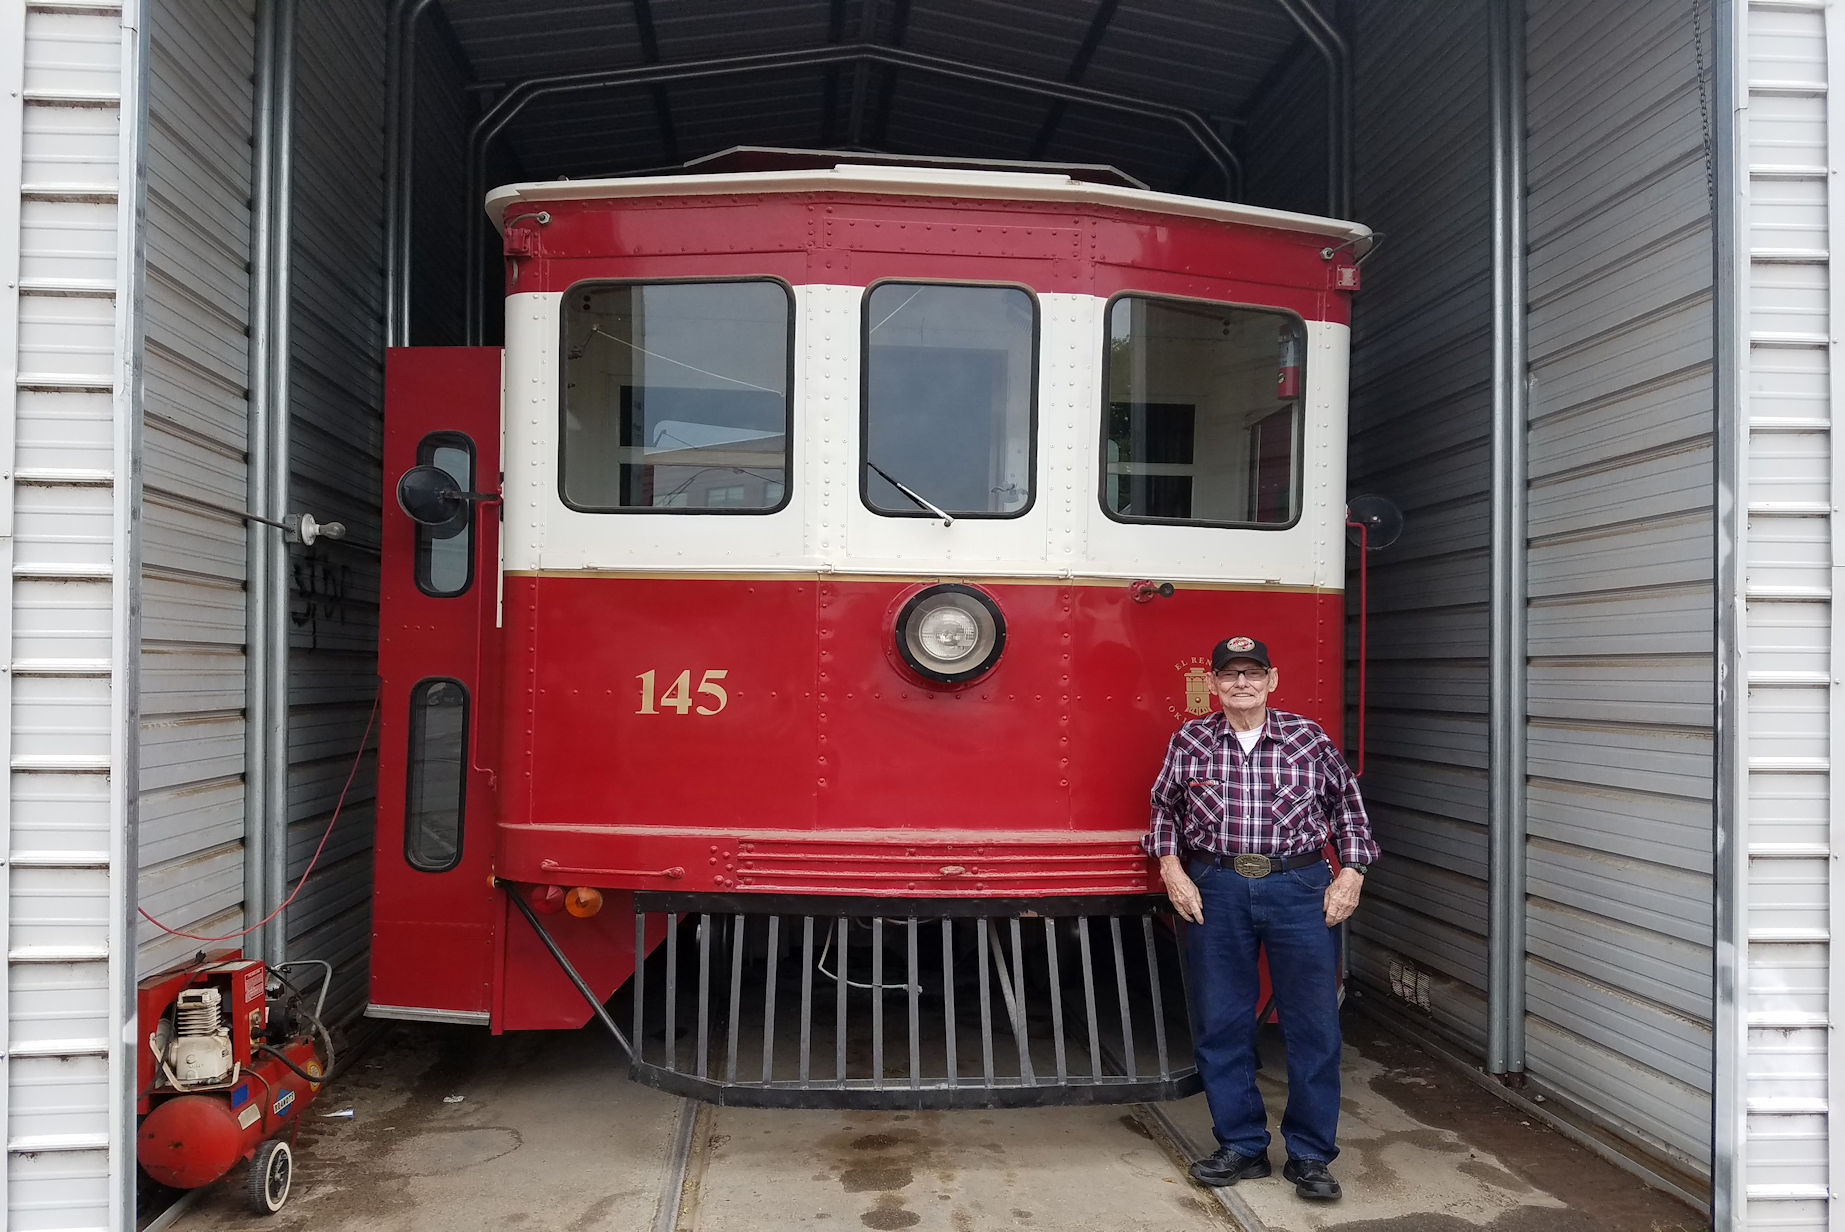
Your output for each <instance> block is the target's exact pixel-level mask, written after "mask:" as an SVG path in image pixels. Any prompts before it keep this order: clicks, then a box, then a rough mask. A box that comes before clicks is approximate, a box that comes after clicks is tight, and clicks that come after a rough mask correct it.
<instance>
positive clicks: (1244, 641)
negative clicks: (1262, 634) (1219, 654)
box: [1224, 637, 1256, 650]
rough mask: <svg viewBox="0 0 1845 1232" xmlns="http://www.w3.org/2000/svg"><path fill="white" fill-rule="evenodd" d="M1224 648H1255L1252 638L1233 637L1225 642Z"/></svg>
mask: <svg viewBox="0 0 1845 1232" xmlns="http://www.w3.org/2000/svg"><path fill="white" fill-rule="evenodd" d="M1224 646H1225V648H1226V649H1229V650H1254V649H1255V648H1256V643H1255V639H1254V638H1248V637H1233V638H1231V639H1230V640H1229V641H1227V642H1225V643H1224Z"/></svg>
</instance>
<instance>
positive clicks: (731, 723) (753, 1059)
mask: <svg viewBox="0 0 1845 1232" xmlns="http://www.w3.org/2000/svg"><path fill="white" fill-rule="evenodd" d="M765 166H768V167H770V168H772V169H762V168H764V167H765ZM486 208H487V211H488V213H489V215H490V216H491V218H492V219H493V221H494V223H495V224H496V226H497V227H498V231H499V235H500V237H501V240H502V247H503V251H504V257H505V263H504V279H505V303H504V313H505V335H504V337H505V341H504V346H503V347H476V348H402V349H397V350H393V351H392V352H390V354H389V356H388V359H387V367H386V408H385V468H386V473H385V481H386V487H387V490H388V491H390V492H393V493H394V498H393V497H387V508H386V511H385V520H384V538H383V544H382V548H383V580H382V585H381V593H380V604H381V644H380V652H379V661H380V674H381V676H382V695H381V696H382V701H381V726H380V730H381V733H382V736H381V745H380V753H379V766H378V775H379V783H378V800H379V807H378V814H377V825H376V874H375V897H374V900H373V903H372V928H373V948H372V968H371V997H370V1007H369V1012H370V1013H371V1014H372V1015H374V1016H377V1017H383V1018H399V1019H413V1020H415V1019H421V1020H433V1021H444V1022H461V1023H474V1024H479V1025H481V1026H483V1027H486V1028H489V1029H490V1030H492V1031H495V1032H499V1031H511V1030H533V1029H563V1028H574V1027H578V1026H581V1025H582V1024H584V1023H585V1022H586V1021H588V1020H589V1019H590V1017H591V1015H595V1016H597V1017H599V1018H601V1019H602V1021H603V1022H604V1024H605V1025H606V1026H607V1027H608V1028H609V1029H610V1030H611V1031H613V1032H614V1034H615V1036H616V1038H617V1039H618V1040H619V1041H620V1042H621V1044H622V1046H623V1047H624V1048H625V1049H626V1050H627V1052H628V1055H629V1057H630V1060H631V1064H632V1069H633V1073H634V1075H635V1076H636V1077H637V1078H638V1079H640V1080H642V1081H646V1082H649V1083H651V1084H653V1085H656V1086H659V1087H662V1088H665V1089H668V1090H672V1091H676V1092H679V1093H682V1094H686V1095H691V1096H695V1097H698V1098H702V1099H707V1100H714V1101H718V1102H724V1103H741V1104H756V1105H767V1106H778V1105H828V1106H862V1107H953V1106H970V1105H978V1106H1004V1105H1026V1104H1045V1103H1067V1102H1127V1101H1137V1100H1144V1099H1158V1098H1166V1097H1172V1096H1176V1095H1182V1094H1186V1093H1189V1092H1190V1091H1192V1090H1195V1089H1197V1080H1196V1075H1195V1072H1194V1070H1193V1069H1192V1065H1191V1053H1190V1043H1189V1034H1188V1031H1187V1027H1186V1015H1185V1000H1184V976H1185V972H1184V970H1183V964H1182V962H1181V961H1180V959H1179V955H1178V952H1177V949H1176V947H1175V946H1174V945H1173V943H1172V940H1171V929H1170V926H1169V924H1168V922H1167V921H1166V919H1165V918H1164V917H1162V916H1161V915H1160V913H1159V907H1160V904H1161V902H1162V901H1163V900H1162V899H1161V897H1160V895H1159V894H1158V893H1157V891H1158V888H1159V887H1158V879H1157V873H1156V870H1155V869H1154V867H1153V865H1152V864H1151V863H1150V862H1149V860H1148V859H1147V857H1146V855H1145V854H1144V852H1143V851H1142V849H1141V847H1140V845H1139V838H1140V836H1141V835H1142V834H1143V833H1144V832H1145V829H1146V822H1147V809H1148V806H1147V800H1148V787H1149V784H1150V782H1151V780H1152V778H1153V775H1154V773H1155V771H1156V769H1157V768H1158V764H1159V760H1160V757H1161V754H1162V752H1163V750H1164V748H1165V743H1166V740H1167V738H1168V736H1169V735H1170V733H1171V731H1172V729H1173V728H1174V727H1175V726H1176V725H1177V724H1178V723H1179V722H1180V721H1182V720H1184V719H1186V718H1189V717H1191V716H1194V715H1200V714H1204V713H1207V712H1208V710H1209V707H1210V704H1211V702H1210V694H1209V688H1208V681H1207V677H1208V674H1209V666H1210V665H1209V660H1208V657H1207V656H1208V653H1209V648H1210V647H1211V645H1212V644H1213V643H1214V642H1216V641H1217V640H1218V639H1220V638H1222V637H1224V636H1227V635H1231V634H1239V633H1242V634H1250V635H1253V636H1258V637H1261V638H1263V639H1264V640H1265V641H1267V643H1268V644H1269V646H1270V647H1271V650H1272V653H1273V654H1274V656H1275V658H1276V662H1277V665H1278V667H1279V670H1280V684H1279V689H1278V691H1277V693H1276V695H1275V701H1276V704H1278V705H1281V706H1283V707H1285V708H1287V709H1289V710H1294V711H1298V712H1301V713H1304V714H1306V715H1308V716H1310V717H1313V718H1315V719H1316V720H1318V721H1319V722H1320V723H1321V725H1322V726H1324V727H1325V728H1326V729H1327V730H1329V731H1331V732H1334V733H1338V732H1339V731H1341V730H1342V722H1343V718H1342V715H1343V701H1344V699H1343V695H1342V690H1343V675H1344V673H1343V668H1344V662H1343V646H1344V637H1345V621H1344V584H1345V552H1346V546H1347V541H1346V525H1345V523H1346V513H1345V439H1346V387H1347V356H1348V335H1349V329H1348V321H1349V311H1350V302H1351V298H1352V294H1353V292H1354V291H1355V290H1356V288H1357V286H1358V261H1359V258H1360V257H1362V256H1363V254H1364V253H1365V251H1366V249H1367V248H1368V246H1369V244H1370V242H1371V235H1370V232H1369V231H1368V230H1366V229H1365V228H1364V227H1362V226H1359V225H1356V224H1353V223H1348V222H1341V221H1336V220H1330V219H1325V218H1316V217H1309V216H1305V215H1299V214H1291V213H1285V212H1280V211H1275V210H1268V209H1260V208H1256V207H1252V206H1246V205H1240V204H1234V203H1226V202H1221V201H1211V200H1203V199H1197V198H1191V197H1183V196H1176V195H1171V194H1164V193H1158V192H1153V191H1149V190H1147V189H1145V188H1144V187H1141V186H1139V185H1138V184H1136V183H1134V182H1132V181H1129V180H1127V179H1126V178H1125V177H1122V176H1120V175H1118V174H1117V173H1113V172H1110V171H1106V170H1102V169H1095V168H1052V167H1042V166H996V165H992V164H965V165H955V164H944V163H938V162H929V161H910V162H905V161H902V160H888V159H887V160H874V159H870V158H867V157H864V156H858V155H852V154H841V155H837V156H828V157H822V156H815V155H812V154H803V155H801V156H799V157H798V158H796V157H790V158H789V159H788V161H787V165H785V166H781V167H779V168H775V165H774V162H773V160H772V159H771V158H768V157H766V156H764V155H763V154H761V153H759V152H758V153H754V154H752V155H751V156H750V157H748V158H747V159H736V160H733V161H732V162H731V163H730V164H726V163H725V162H723V161H722V160H719V161H717V162H712V163H707V164H705V165H703V166H700V167H695V168H692V169H689V170H688V171H687V172H686V173H682V174H672V175H647V176H640V177H633V178H617V179H597V180H578V181H556V182H545V183H529V184H514V185H510V186H507V187H504V188H500V189H498V190H496V191H494V192H492V193H491V194H490V195H489V197H488V199H487V201H486ZM618 992H619V993H620V994H621V995H620V996H617V994H618Z"/></svg>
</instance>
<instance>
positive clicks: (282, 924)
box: [262, 0, 295, 963]
mask: <svg viewBox="0 0 1845 1232" xmlns="http://www.w3.org/2000/svg"><path fill="white" fill-rule="evenodd" d="M269 3H270V4H271V5H272V6H273V7H274V9H275V18H274V21H275V69H274V73H275V86H274V91H275V94H274V101H275V109H274V113H273V114H274V121H275V133H274V137H273V140H272V141H271V144H270V155H271V162H272V170H271V173H270V174H271V180H270V184H271V188H272V190H273V193H274V196H273V209H272V215H273V218H274V223H273V224H272V226H271V228H270V232H269V240H270V245H271V254H272V255H271V259H270V265H269V291H270V299H271V305H270V323H271V328H272V330H273V334H272V337H271V340H270V346H269V355H268V359H269V363H268V369H267V372H266V374H265V378H266V380H267V381H268V384H269V415H268V428H269V448H268V457H267V458H266V459H265V462H266V464H267V468H268V471H269V492H268V496H269V507H268V508H267V509H264V510H262V512H263V515H264V516H265V517H269V518H273V519H274V520H276V521H278V522H279V521H281V520H282V519H283V518H284V517H286V516H287V513H288V487H289V468H290V457H289V454H290V450H289V442H290V437H291V433H290V431H289V370H290V354H291V347H290V341H289V307H290V305H289V299H290V289H289V287H290V263H291V260H292V255H293V254H292V252H291V246H292V244H293V240H294V224H293V214H294V210H293V193H294V124H295V0H269ZM264 535H265V537H266V538H268V539H269V540H270V544H271V550H270V552H269V554H268V556H267V558H266V560H265V561H264V565H265V570H266V572H265V575H264V587H265V589H266V590H267V591H268V595H267V599H266V609H265V611H264V612H263V617H264V621H265V624H266V627H267V635H266V636H265V638H264V639H263V640H264V642H265V646H264V650H265V653H266V655H267V660H266V662H265V664H264V668H265V673H266V675H267V677H268V681H267V684H266V686H265V690H264V691H265V693H266V695H267V698H268V703H269V708H268V713H267V714H265V715H264V730H263V732H262V739H263V741H264V743H265V744H266V745H267V748H266V750H265V752H264V758H263V774H264V777H265V779H266V780H267V786H266V788H265V790H264V805H265V807H266V808H267V809H268V812H267V814H266V818H265V821H266V823H267V824H268V825H269V827H270V829H269V835H268V842H267V844H266V846H265V848H264V851H263V857H264V877H263V890H264V899H265V901H266V902H267V903H268V904H269V907H268V910H270V911H276V910H278V908H279V905H280V904H281V902H282V899H283V896H284V895H285V893H286V892H287V890H286V887H287V884H288V717H289V716H288V659H289V655H288V635H289V626H288V543H287V541H286V540H283V539H281V538H280V535H279V532H277V531H274V530H267V531H265V532H264ZM264 937H265V941H264V947H263V948H264V953H265V954H266V955H267V958H268V961H269V962H270V963H280V962H284V961H286V960H287V958H288V914H287V913H286V912H280V913H279V914H277V916H276V918H275V919H274V920H273V921H271V922H270V925H269V930H268V932H267V933H266V934H264Z"/></svg>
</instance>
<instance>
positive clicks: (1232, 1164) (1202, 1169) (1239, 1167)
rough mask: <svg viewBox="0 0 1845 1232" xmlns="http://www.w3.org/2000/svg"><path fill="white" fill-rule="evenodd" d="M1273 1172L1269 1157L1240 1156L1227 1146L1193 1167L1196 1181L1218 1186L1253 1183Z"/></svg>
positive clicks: (1192, 1171) (1221, 1147) (1213, 1152)
mask: <svg viewBox="0 0 1845 1232" xmlns="http://www.w3.org/2000/svg"><path fill="white" fill-rule="evenodd" d="M1271 1171H1273V1169H1271V1168H1270V1167H1269V1166H1268V1156H1266V1155H1238V1154H1237V1153H1236V1152H1235V1151H1233V1150H1231V1149H1230V1148H1229V1147H1227V1146H1220V1147H1218V1148H1217V1149H1216V1150H1215V1151H1212V1152H1211V1153H1210V1154H1209V1155H1206V1156H1205V1157H1204V1158H1203V1159H1201V1160H1199V1161H1198V1162H1197V1163H1195V1164H1193V1165H1192V1166H1191V1174H1192V1176H1193V1178H1194V1179H1196V1180H1200V1181H1203V1182H1204V1183H1205V1184H1206V1185H1217V1186H1223V1185H1234V1184H1236V1183H1237V1182H1238V1181H1253V1180H1256V1179H1257V1178H1259V1177H1264V1176H1267V1175H1268V1174H1269V1173H1270V1172H1271Z"/></svg>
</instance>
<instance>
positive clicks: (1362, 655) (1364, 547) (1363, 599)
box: [1345, 519, 1371, 775]
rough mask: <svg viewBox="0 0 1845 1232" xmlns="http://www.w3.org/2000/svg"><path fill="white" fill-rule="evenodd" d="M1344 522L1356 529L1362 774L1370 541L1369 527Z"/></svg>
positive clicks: (1360, 770) (1362, 764) (1362, 767)
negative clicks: (1366, 568) (1367, 580)
mask: <svg viewBox="0 0 1845 1232" xmlns="http://www.w3.org/2000/svg"><path fill="white" fill-rule="evenodd" d="M1345 524H1346V525H1347V526H1353V527H1356V528H1357V529H1358V766H1357V768H1356V769H1355V770H1354V771H1353V773H1355V774H1360V775H1362V774H1363V773H1364V772H1365V661H1366V657H1367V651H1368V647H1367V645H1366V639H1365V633H1366V627H1367V625H1368V624H1369V623H1370V614H1369V612H1368V611H1367V608H1368V607H1369V604H1370V597H1369V596H1368V595H1367V594H1366V593H1365V556H1366V553H1367V551H1368V549H1369V547H1370V543H1371V528H1370V527H1369V526H1368V525H1366V524H1365V523H1363V522H1353V521H1350V520H1349V519H1348V520H1347V521H1346V523H1345Z"/></svg>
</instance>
